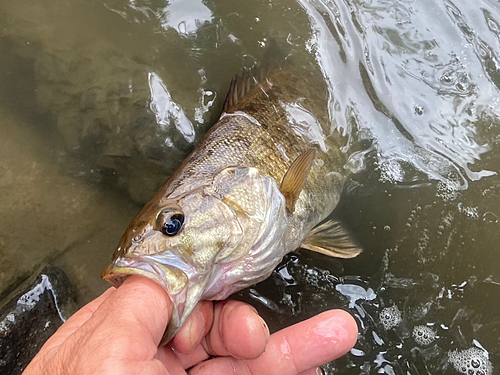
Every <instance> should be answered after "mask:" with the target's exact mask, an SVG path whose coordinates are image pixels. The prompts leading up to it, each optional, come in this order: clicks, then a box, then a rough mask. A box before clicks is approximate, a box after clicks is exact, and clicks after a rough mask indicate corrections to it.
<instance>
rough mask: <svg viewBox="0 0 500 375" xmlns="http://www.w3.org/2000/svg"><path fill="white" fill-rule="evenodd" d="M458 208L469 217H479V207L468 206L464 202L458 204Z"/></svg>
mask: <svg viewBox="0 0 500 375" xmlns="http://www.w3.org/2000/svg"><path fill="white" fill-rule="evenodd" d="M458 209H459V210H460V211H461V212H462V213H463V214H464V215H465V216H466V217H467V218H469V219H478V218H479V213H478V208H477V207H466V206H464V205H463V204H462V203H459V204H458Z"/></svg>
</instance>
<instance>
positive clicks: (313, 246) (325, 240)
mask: <svg viewBox="0 0 500 375" xmlns="http://www.w3.org/2000/svg"><path fill="white" fill-rule="evenodd" d="M301 247H302V248H304V249H307V250H311V251H315V252H317V253H321V254H325V255H329V256H332V257H336V258H344V259H349V258H354V257H355V256H357V255H359V254H360V253H361V252H362V251H363V249H362V248H361V246H360V245H359V244H358V243H356V241H355V240H354V239H353V238H352V236H351V234H350V233H349V232H348V231H347V229H346V228H344V226H343V225H342V224H341V223H340V222H338V221H335V220H329V221H327V222H326V223H323V224H321V225H318V226H317V227H316V228H313V230H312V231H311V232H310V233H309V236H307V238H306V239H305V240H304V242H303V243H302V246H301Z"/></svg>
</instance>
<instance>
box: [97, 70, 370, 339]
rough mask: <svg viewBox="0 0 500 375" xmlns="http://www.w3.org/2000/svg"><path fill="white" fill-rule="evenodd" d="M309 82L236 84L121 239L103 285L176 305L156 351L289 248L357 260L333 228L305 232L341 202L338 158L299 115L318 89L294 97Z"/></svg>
mask: <svg viewBox="0 0 500 375" xmlns="http://www.w3.org/2000/svg"><path fill="white" fill-rule="evenodd" d="M307 86H308V84H307V81H306V80H304V79H301V77H299V76H298V75H296V74H294V73H293V71H292V70H291V69H287V70H285V69H283V70H278V69H275V70H273V71H272V72H269V74H267V75H266V76H265V77H262V78H261V79H256V78H255V77H254V76H252V75H249V74H246V75H244V76H243V77H240V78H238V77H237V78H236V79H234V80H233V81H232V83H231V86H230V89H229V93H228V95H227V98H226V102H225V104H224V110H223V113H222V115H221V117H220V119H219V120H218V121H217V123H216V124H215V125H214V126H213V127H212V128H211V129H210V130H209V131H208V132H207V134H205V136H204V137H203V139H202V140H201V141H200V142H199V143H198V144H197V145H196V147H195V149H194V150H193V151H192V153H191V154H190V155H189V156H188V157H187V158H186V159H185V160H184V161H183V163H182V164H181V165H180V167H179V168H178V169H177V170H176V172H175V173H174V174H173V175H172V176H171V177H170V178H169V179H168V180H167V181H166V182H165V184H164V185H163V186H162V187H161V188H160V189H159V190H158V191H157V193H156V194H155V195H154V196H153V198H152V199H151V200H150V201H149V202H148V203H147V204H146V205H145V206H144V208H143V209H142V210H141V211H140V212H139V214H138V215H137V216H136V217H135V219H134V220H133V221H132V222H131V223H130V225H129V226H128V228H127V230H126V231H125V233H124V235H123V236H122V238H121V240H120V242H119V244H118V247H117V249H116V250H115V252H114V254H113V259H112V263H111V264H110V265H109V266H108V267H107V268H106V269H105V270H104V271H103V273H102V277H103V278H104V279H105V280H107V281H109V282H110V283H111V284H113V285H114V286H116V287H118V286H119V285H120V284H121V283H122V282H123V280H124V279H125V278H126V277H127V276H129V275H142V276H145V277H148V278H150V279H153V280H155V281H156V282H158V283H159V284H160V285H162V286H163V288H164V289H165V290H166V291H167V292H168V294H169V296H170V298H171V300H172V302H173V304H174V309H173V313H172V320H171V322H170V323H169V325H168V328H167V331H166V332H165V335H164V337H163V340H162V343H163V344H164V343H166V342H168V341H169V340H170V339H171V338H172V337H173V336H174V335H175V333H176V332H177V331H178V330H179V328H180V327H181V326H182V324H183V323H184V322H185V321H186V319H187V317H188V316H189V314H190V313H191V311H192V310H193V308H194V306H195V305H196V304H197V303H198V301H200V300H221V299H225V298H227V297H228V296H229V295H231V294H232V293H234V292H236V291H239V290H241V289H243V288H246V287H248V286H250V285H253V284H255V283H258V282H259V281H262V280H264V279H265V278H267V277H268V276H269V275H270V274H271V273H272V271H273V269H274V268H275V267H276V266H277V265H278V263H279V262H280V261H281V260H282V258H283V256H284V255H285V254H287V253H289V252H291V251H294V250H296V249H297V248H298V247H302V248H306V249H309V250H312V251H317V252H321V253H324V254H327V255H331V256H336V257H341V258H351V257H354V256H356V255H358V254H359V253H360V252H361V249H360V247H359V246H358V245H357V244H356V243H355V242H354V241H353V240H352V239H351V238H350V236H349V234H348V233H347V231H346V230H344V229H343V228H342V226H341V225H340V224H339V223H338V222H334V221H329V222H326V223H324V224H322V225H320V226H317V227H315V226H316V225H317V224H318V223H320V222H321V221H322V220H324V219H325V218H326V217H327V216H328V215H329V214H330V213H331V212H332V211H333V210H334V208H335V207H336V205H337V203H338V201H339V199H340V195H341V192H342V187H343V184H344V180H345V175H344V169H343V167H344V164H345V162H346V156H345V154H344V153H343V152H341V150H340V146H341V143H342V139H341V137H340V135H339V134H338V133H337V132H336V131H334V132H332V134H329V136H328V137H326V136H325V135H324V133H325V132H324V129H323V127H322V126H321V125H320V122H319V121H318V119H317V117H315V115H316V114H315V115H313V114H312V113H311V112H310V111H309V110H308V109H306V108H305V107H304V103H306V104H307V103H314V102H316V101H319V102H321V92H319V93H318V92H316V93H311V92H307V98H304V90H306V87H307ZM324 95H326V94H324ZM324 95H323V98H322V100H324ZM316 99H317V100H316ZM319 112H321V111H319ZM323 113H324V111H323ZM318 117H319V118H321V116H318Z"/></svg>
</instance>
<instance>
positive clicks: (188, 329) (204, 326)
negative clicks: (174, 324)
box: [170, 301, 214, 354]
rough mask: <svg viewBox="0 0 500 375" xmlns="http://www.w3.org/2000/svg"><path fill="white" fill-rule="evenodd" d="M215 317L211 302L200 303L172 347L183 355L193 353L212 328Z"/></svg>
mask: <svg viewBox="0 0 500 375" xmlns="http://www.w3.org/2000/svg"><path fill="white" fill-rule="evenodd" d="M213 317H214V309H213V303H212V302H211V301H201V302H199V303H198V304H197V305H196V306H195V308H194V309H193V312H192V313H191V315H189V318H188V319H187V321H186V323H184V325H183V326H182V327H181V329H180V330H179V332H177V334H176V335H175V336H174V338H173V339H172V341H171V342H170V346H171V347H172V348H173V349H174V350H175V351H176V352H178V353H181V354H190V353H192V352H193V351H194V350H195V349H196V348H197V347H198V345H200V343H201V340H203V338H204V337H205V335H206V334H207V332H208V331H209V330H210V328H212V323H213Z"/></svg>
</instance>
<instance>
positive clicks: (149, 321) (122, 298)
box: [92, 276, 173, 346]
mask: <svg viewBox="0 0 500 375" xmlns="http://www.w3.org/2000/svg"><path fill="white" fill-rule="evenodd" d="M172 306H173V305H172V301H171V300H170V298H169V296H168V294H167V292H166V291H165V290H164V289H163V288H162V287H161V286H160V285H159V284H157V283H156V282H154V281H152V280H149V279H147V278H145V277H142V276H130V277H129V278H127V280H125V282H124V283H123V284H122V285H121V286H120V287H119V288H118V289H117V290H116V291H115V292H114V293H113V294H111V295H110V296H109V297H108V298H107V299H106V300H105V301H104V302H103V303H102V304H101V305H100V306H99V308H98V309H97V310H96V311H95V312H94V315H93V317H92V320H94V322H95V324H101V323H105V324H108V323H109V324H110V325H112V326H113V329H114V330H115V332H116V331H121V332H123V333H125V334H126V335H127V336H129V337H134V336H135V335H140V336H135V337H144V334H149V335H150V336H151V338H152V340H153V342H154V343H155V344H156V345H157V346H158V345H159V343H160V340H161V338H162V337H163V333H164V332H165V329H166V327H167V324H168V323H169V321H170V317H171V314H172Z"/></svg>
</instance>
